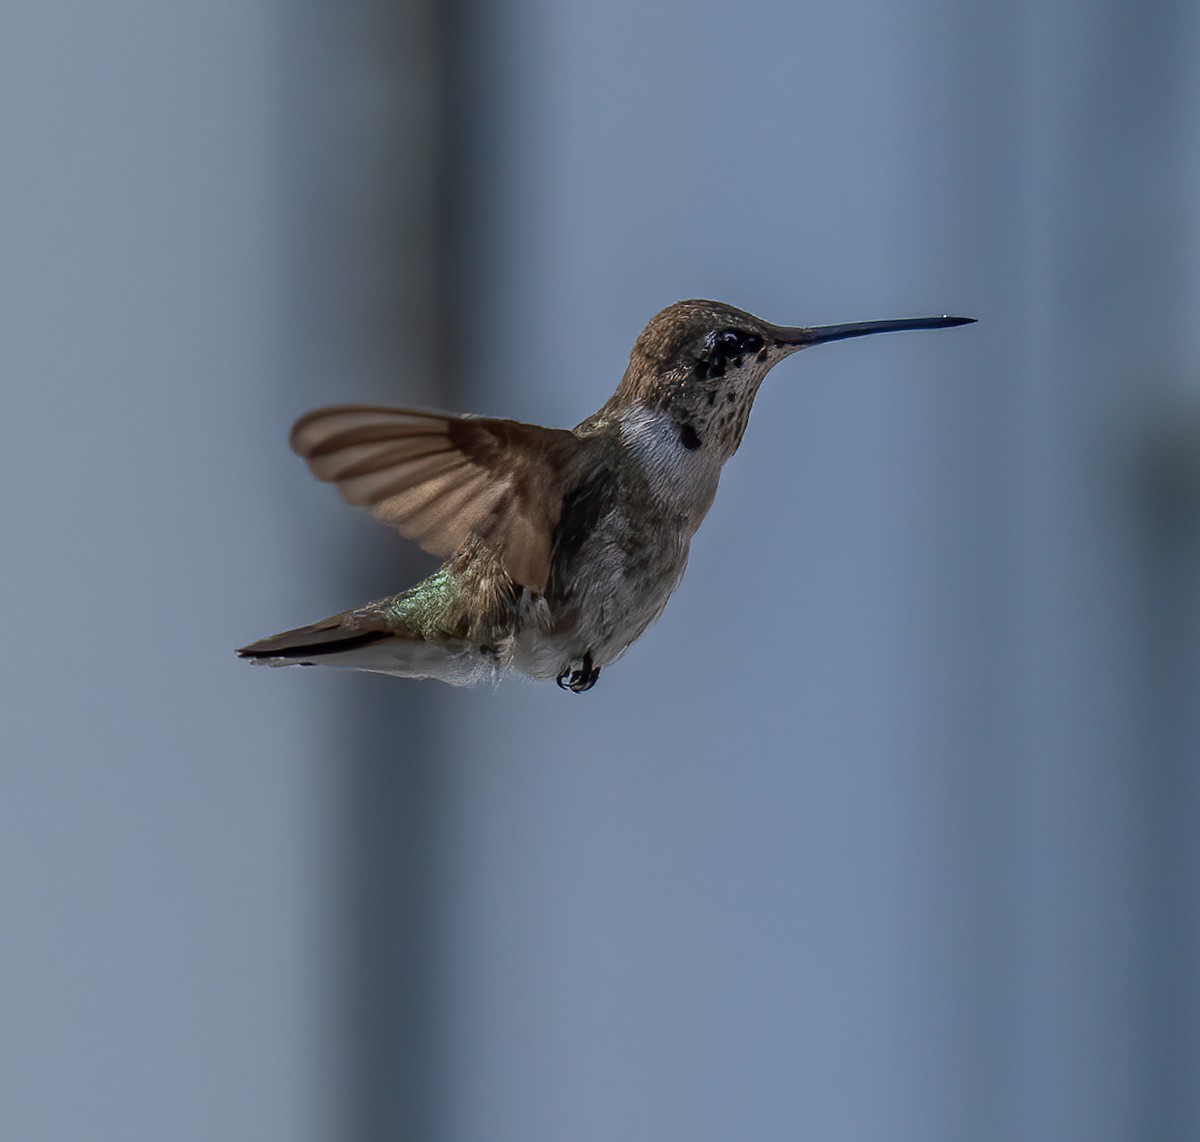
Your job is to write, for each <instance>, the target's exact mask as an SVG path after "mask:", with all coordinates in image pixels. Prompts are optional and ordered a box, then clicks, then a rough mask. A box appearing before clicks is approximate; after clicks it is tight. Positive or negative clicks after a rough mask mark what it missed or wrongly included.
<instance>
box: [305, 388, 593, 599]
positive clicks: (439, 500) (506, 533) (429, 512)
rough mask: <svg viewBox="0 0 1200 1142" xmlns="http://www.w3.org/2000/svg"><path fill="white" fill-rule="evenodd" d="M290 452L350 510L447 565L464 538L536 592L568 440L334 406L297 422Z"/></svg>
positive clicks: (556, 434) (465, 420)
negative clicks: (362, 511) (364, 512)
mask: <svg viewBox="0 0 1200 1142" xmlns="http://www.w3.org/2000/svg"><path fill="white" fill-rule="evenodd" d="M291 445H292V449H293V450H294V451H295V452H297V453H298V454H299V455H300V456H303V457H304V459H305V460H307V461H308V466H309V468H310V469H312V473H313V475H314V476H316V477H317V478H318V479H319V480H326V481H328V482H329V483H331V484H336V485H337V488H338V491H340V492H341V493H342V496H343V497H344V498H345V499H346V500H348V501H349V502H350V503H352V504H356V505H358V506H359V507H365V508H369V509H370V511H371V514H372V515H374V516H375V518H376V519H378V520H381V521H382V522H383V523H386V524H388V525H390V526H391V527H394V528H395V529H396V530H397V531H399V532H400V534H401V535H404V536H407V537H408V538H409V539H412V540H415V541H416V542H417V543H419V544H420V545H421V546H422V547H423V548H424V549H425V550H426V551H428V552H430V553H431V554H433V555H441V556H447V555H450V554H451V553H453V552H454V551H455V550H457V549H458V548H459V547H460V546H461V545H462V544H463V543H464V542H466V541H467V540H468V539H472V538H478V539H480V540H482V541H483V542H484V543H485V544H486V545H487V546H488V547H489V548H491V549H492V550H493V551H494V552H495V553H496V555H497V557H498V558H499V560H500V562H501V565H502V566H503V567H504V569H505V571H506V572H507V573H508V575H509V576H510V577H511V578H512V579H513V580H514V581H515V582H517V583H520V584H521V585H522V586H525V587H528V588H529V589H530V590H533V591H538V592H542V591H544V590H545V589H546V580H547V579H548V578H549V575H550V545H551V538H552V535H553V532H554V527H555V525H556V524H557V523H558V517H559V513H560V511H561V509H562V494H561V488H562V481H561V479H559V478H558V476H559V473H560V472H561V470H562V467H563V465H564V464H565V463H567V462H568V461H569V460H570V459H571V457H573V456H574V455H575V454H576V453H577V452H578V451H579V449H581V448H582V447H583V443H582V442H581V441H580V439H579V438H578V437H577V436H575V435H574V433H571V432H567V431H566V430H564V429H558V428H542V427H541V426H540V425H536V424H523V423H521V422H520V421H516V420H494V419H490V418H487V417H470V416H449V415H446V414H444V413H430V412H414V411H411V410H409V409H395V408H376V407H372V406H369V405H340V406H338V407H335V408H320V409H316V410H315V411H313V412H310V413H306V414H305V415H304V416H302V417H301V418H300V419H299V420H298V421H297V422H296V424H295V426H294V427H293V428H292V435H291Z"/></svg>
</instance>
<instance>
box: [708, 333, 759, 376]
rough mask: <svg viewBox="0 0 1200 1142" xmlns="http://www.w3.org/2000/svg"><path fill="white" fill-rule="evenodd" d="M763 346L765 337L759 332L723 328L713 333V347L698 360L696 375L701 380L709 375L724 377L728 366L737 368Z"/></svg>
mask: <svg viewBox="0 0 1200 1142" xmlns="http://www.w3.org/2000/svg"><path fill="white" fill-rule="evenodd" d="M762 347H763V339H762V338H761V337H760V336H759V335H758V334H757V333H750V332H748V331H746V330H742V329H722V330H720V331H719V332H718V333H714V334H713V335H712V344H711V348H709V349H708V350H707V352H705V353H704V354H703V355H702V356H701V357H700V359H699V360H698V361H697V362H696V376H697V377H698V378H699V379H700V380H705V379H706V378H708V377H723V376H724V375H725V369H726V367H727V366H730V365H732V366H733V368H735V369H737V368H740V367H741V364H742V361H743V360H745V358H746V357H747V356H749V355H750V354H753V353H757V352H758V351H759V350H760V349H761V348H762Z"/></svg>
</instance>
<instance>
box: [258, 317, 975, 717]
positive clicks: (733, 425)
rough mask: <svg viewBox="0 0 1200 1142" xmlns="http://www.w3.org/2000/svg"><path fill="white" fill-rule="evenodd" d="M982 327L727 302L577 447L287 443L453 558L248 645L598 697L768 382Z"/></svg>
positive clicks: (400, 417)
mask: <svg viewBox="0 0 1200 1142" xmlns="http://www.w3.org/2000/svg"><path fill="white" fill-rule="evenodd" d="M974 320H975V319H974V318H972V317H916V318H908V319H905V320H900V321H864V322H858V323H855V324H851V325H823V326H817V327H815V328H810V329H804V328H791V327H787V326H781V325H771V324H770V323H769V322H766V321H763V320H761V319H760V318H757V317H754V316H752V315H751V314H749V313H744V312H743V311H742V310H740V309H734V308H733V307H732V306H730V305H725V304H723V303H721V302H717V301H680V302H677V303H676V304H675V305H672V306H668V307H667V308H666V309H664V310H663V311H662V312H661V313H659V314H657V315H656V316H655V317H653V318H652V319H651V320H650V323H649V324H648V325H647V326H646V328H645V329H644V330H642V333H641V336H639V337H638V339H637V341H636V342H635V343H634V346H633V352H632V353H631V354H630V357H629V367H628V368H627V369H626V370H625V375H624V377H622V378H621V383H620V384H619V385H618V386H617V391H616V392H615V393H614V394H613V396H612V397H611V398H610V399H609V400H608V402H607V403H606V404H605V405H604V407H603V408H601V409H600V411H599V412H597V413H595V414H594V415H592V416H589V417H588V418H587V420H585V421H584V422H583V423H582V424H580V425H578V426H577V427H576V428H574V429H572V430H570V431H567V430H566V429H561V428H543V427H541V426H540V425H536V424H523V423H521V422H520V421H516V420H497V419H492V418H490V417H476V416H454V415H450V414H446V413H432V412H415V411H412V410H409V409H392V408H377V407H374V406H371V405H339V406H336V407H333V408H321V409H317V410H315V411H313V412H310V413H306V414H305V415H304V416H302V417H301V418H300V419H299V420H298V421H297V422H296V424H295V426H294V427H293V428H292V433H291V445H292V448H293V450H294V451H296V452H297V453H298V454H299V455H300V456H302V457H303V458H304V459H305V460H306V461H308V466H309V468H310V469H311V470H312V473H313V475H315V476H316V477H317V478H318V479H320V480H326V481H328V482H329V483H332V484H336V485H337V488H338V491H340V492H341V494H342V496H343V497H344V498H345V499H346V500H348V501H349V502H350V503H352V504H357V505H359V506H361V507H366V508H368V509H370V511H371V514H372V515H374V516H375V518H376V519H378V520H380V521H381V522H383V523H386V524H389V525H390V526H391V527H394V528H395V529H396V530H397V531H399V532H400V533H401V534H402V535H404V536H407V537H408V538H409V539H412V540H415V541H416V542H417V543H419V544H420V545H421V546H422V547H423V548H424V549H425V550H426V551H428V552H430V553H432V554H434V555H440V556H447V557H448V558H447V560H446V562H445V563H444V564H443V565H442V566H441V567H440V568H439V569H438V570H437V571H435V572H434V573H433V575H431V576H430V577H429V578H428V579H425V580H424V581H423V582H420V583H418V584H417V585H416V586H415V587H412V588H410V589H409V590H407V591H404V592H403V593H402V594H399V595H393V596H391V597H390V598H387V599H380V600H379V601H378V602H375V603H368V604H367V605H366V606H363V607H358V608H356V609H355V610H351V611H345V612H344V613H342V614H340V615H334V616H333V617H332V618H328V619H324V620H323V621H321V622H318V623H313V624H312V625H311V626H306V627H300V628H299V629H297V630H291V631H285V632H284V633H283V634H277V635H273V636H272V637H271V638H265V639H262V640H261V641H260V642H255V643H251V644H250V645H249V646H245V647H242V649H241V650H239V651H238V652H237V653H238V654H239V655H240V656H241V657H242V658H247V659H250V660H251V661H252V662H257V663H265V664H267V665H269V666H295V665H298V666H317V665H320V666H341V667H346V668H349V669H354V670H372V671H376V672H378V673H380V674H394V675H397V676H399V677H403V678H439V679H441V680H442V681H444V682H449V683H451V684H453V685H456V686H463V685H469V684H471V683H475V682H479V681H482V680H485V679H496V678H498V677H499V676H500V674H501V673H502V672H503V671H504V670H506V669H514V670H517V671H520V672H521V673H523V674H527V675H529V676H530V677H532V678H554V679H556V680H557V682H558V684H559V686H561V687H563V688H564V689H567V690H573V691H574V692H575V693H577V694H578V693H582V692H583V691H585V690H590V689H591V688H592V686H594V685H595V683H596V679H597V678H598V677H599V676H600V671H601V669H602V668H603V667H605V666H607V665H608V664H609V663H610V662H615V661H616V660H617V659H618V658H619V657H620V656H621V655H622V654H623V653H624V652H625V650H626V649H627V648H628V647H629V646H630V645H631V644H632V643H633V642H634V640H635V639H637V638H638V636H639V635H641V633H642V632H643V631H644V630H645V629H646V628H647V627H648V626H649V625H650V624H651V623H652V622H654V620H655V619H656V618H658V616H659V615H660V614H662V611H663V608H664V607H665V606H666V605H667V600H668V599H669V598H670V597H671V593H672V592H673V591H674V590H675V588H676V587H677V586H678V585H679V581H680V579H681V578H682V577H683V572H684V568H685V567H686V566H687V559H688V547H689V545H690V543H691V539H692V536H693V535H694V534H695V533H696V529H697V528H698V527H699V526H700V522H701V521H702V520H703V519H704V517H705V515H706V514H707V513H708V509H709V508H710V507H711V506H712V502H713V496H714V495H715V494H716V491H717V481H718V479H719V478H720V475H721V468H722V467H723V465H724V464H725V461H726V460H728V459H729V458H730V457H731V456H732V455H733V454H734V453H735V452H736V451H737V448H738V445H739V444H740V443H741V440H742V434H743V433H744V432H745V430H746V422H747V420H748V419H749V416H750V408H751V405H753V403H754V397H755V395H756V394H757V392H758V387H759V385H761V384H762V382H763V378H764V377H765V376H766V375H767V373H768V371H769V370H770V369H771V368H772V367H773V366H774V365H776V364H778V363H779V362H780V361H782V360H783V359H784V358H785V357H790V356H791V355H792V354H793V353H795V352H796V351H797V350H799V349H804V348H807V347H808V346H809V345H819V344H821V343H822V342H823V341H838V340H841V339H842V338H846V337H862V336H865V335H866V334H868V333H890V332H893V331H896V330H903V329H944V328H947V327H949V326H953V325H966V324H968V323H970V322H972V321H974Z"/></svg>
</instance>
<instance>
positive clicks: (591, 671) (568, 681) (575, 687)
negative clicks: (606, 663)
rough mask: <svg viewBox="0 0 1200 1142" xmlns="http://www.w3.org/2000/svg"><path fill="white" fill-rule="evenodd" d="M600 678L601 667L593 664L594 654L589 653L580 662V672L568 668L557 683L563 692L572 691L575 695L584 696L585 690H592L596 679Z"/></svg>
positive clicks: (557, 679)
mask: <svg viewBox="0 0 1200 1142" xmlns="http://www.w3.org/2000/svg"><path fill="white" fill-rule="evenodd" d="M599 677H600V667H599V666H596V665H595V664H594V663H593V662H592V653H591V651H588V652H587V653H586V654H585V655H584V656H583V658H582V660H581V661H580V665H579V669H578V670H572V669H571V668H570V667H568V668H567V669H566V670H564V671H563V672H562V673H561V674H560V675H559V676H558V678H556V679H555V681H556V682H557V683H558V685H559V687H560V688H561V689H563V690H570V691H571V692H572V693H573V694H582V693H583V692H584V691H585V690H590V689H591V688H592V687H593V686H595V685H596V679H597V678H599Z"/></svg>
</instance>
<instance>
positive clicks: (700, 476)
mask: <svg viewBox="0 0 1200 1142" xmlns="http://www.w3.org/2000/svg"><path fill="white" fill-rule="evenodd" d="M621 439H622V441H623V442H624V444H625V447H626V448H628V449H629V454H630V456H631V457H632V458H633V459H634V460H635V461H636V462H637V463H638V464H639V465H640V467H641V469H642V471H643V472H644V473H645V476H646V479H647V482H648V483H649V484H650V490H651V491H652V492H653V493H654V495H655V496H656V497H657V498H658V499H660V500H662V501H663V503H664V504H666V505H668V506H669V507H670V508H673V509H674V510H676V511H678V512H679V513H680V514H681V515H683V516H684V517H686V518H687V520H688V521H689V523H690V524H691V530H692V531H695V530H696V528H697V527H699V526H700V521H701V520H703V519H704V517H705V515H707V514H708V509H709V508H710V507H712V502H713V496H715V495H716V493H717V481H718V480H719V479H720V477H721V461H720V459H719V458H718V457H717V455H716V453H715V452H714V451H713V450H712V449H711V448H709V447H708V445H707V443H706V442H705V441H704V440H703V439H702V440H701V442H700V446H699V447H698V448H685V447H684V446H683V444H682V443H681V441H680V439H679V426H678V425H677V424H676V423H675V422H674V420H672V418H671V416H670V415H669V414H668V413H665V412H660V411H657V410H654V409H648V408H645V407H642V408H632V409H628V410H626V411H625V412H623V413H622V415H621Z"/></svg>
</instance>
